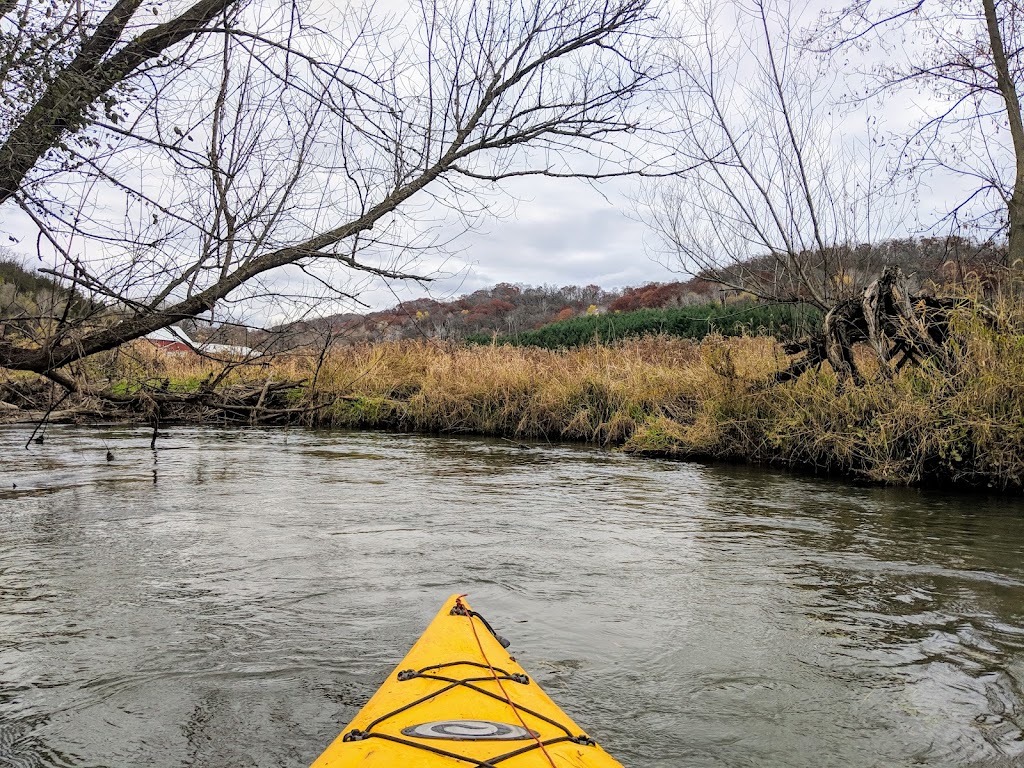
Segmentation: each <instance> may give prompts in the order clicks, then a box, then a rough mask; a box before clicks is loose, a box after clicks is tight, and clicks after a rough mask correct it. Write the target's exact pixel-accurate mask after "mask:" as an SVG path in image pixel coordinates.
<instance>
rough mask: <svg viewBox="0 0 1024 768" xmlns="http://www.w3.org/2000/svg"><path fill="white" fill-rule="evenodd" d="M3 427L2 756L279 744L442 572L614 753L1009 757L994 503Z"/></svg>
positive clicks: (544, 460) (291, 439)
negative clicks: (39, 435) (35, 433)
mask: <svg viewBox="0 0 1024 768" xmlns="http://www.w3.org/2000/svg"><path fill="white" fill-rule="evenodd" d="M30 433H31V430H30V429H28V428H22V427H8V428H4V429H0V766H16V767H17V768H22V767H23V766H24V767H26V768H27V767H29V766H31V767H35V766H110V767H111V768H120V767H122V766H126V767H128V766H152V767H153V768H172V767H178V766H210V767H212V768H220V767H227V766H231V767H235V766H237V767H238V768H244V767H247V766H295V767H298V768H301V767H302V766H306V765H308V764H309V763H310V762H311V761H312V760H313V759H314V758H315V757H316V756H317V755H318V754H319V752H320V751H321V749H322V748H323V747H324V746H326V744H327V743H328V742H329V741H330V740H331V739H332V738H333V737H334V736H335V735H336V734H337V733H338V732H339V731H340V730H341V729H342V728H343V727H344V726H345V724H346V723H347V722H348V720H349V718H351V717H352V716H353V715H354V714H355V712H356V710H357V709H358V708H359V706H360V705H361V704H362V703H364V702H365V701H366V700H367V698H368V697H369V696H370V694H371V693H372V692H373V691H374V690H375V689H376V687H377V685H378V684H379V683H380V682H381V681H382V680H383V678H384V677H385V676H386V675H387V674H388V672H390V671H391V669H392V667H393V666H394V665H395V664H396V663H397V662H398V661H399V659H400V658H401V657H402V656H403V655H404V654H405V652H406V651H407V650H408V648H409V646H410V645H411V644H412V642H413V641H414V640H415V639H416V638H417V637H418V635H419V633H420V632H421V631H422V629H423V628H424V626H425V625H426V623H427V621H428V620H429V619H430V618H431V617H432V616H433V614H434V613H435V612H436V611H437V609H438V607H439V606H440V604H441V602H442V600H443V599H444V598H445V597H447V596H448V595H450V594H452V593H454V592H466V593H469V595H470V600H471V601H472V604H473V607H474V608H476V609H477V610H479V611H481V612H482V613H483V614H484V615H486V616H487V618H488V619H489V620H490V622H491V624H493V625H494V626H495V629H496V630H497V631H498V632H500V633H501V634H502V635H504V636H506V637H508V638H509V639H510V640H512V643H513V645H512V649H511V650H512V651H513V652H514V653H515V654H516V657H517V658H518V660H519V661H520V662H521V663H522V664H523V666H524V667H526V669H527V670H528V671H529V672H531V673H532V675H533V676H534V677H535V678H536V679H537V681H538V682H539V683H540V684H541V686H542V687H544V689H545V690H546V691H547V692H548V693H549V694H550V695H551V696H552V697H553V698H554V699H555V700H556V701H557V702H558V703H559V704H560V705H561V706H562V707H563V708H564V709H565V710H566V711H567V712H569V714H571V715H572V716H573V717H574V719H576V720H577V721H578V722H579V723H580V724H581V725H583V726H584V727H585V728H587V729H588V732H589V733H590V735H592V736H593V737H594V738H596V739H597V740H598V741H599V742H600V743H601V744H602V746H604V747H605V748H606V749H607V750H608V751H609V752H611V753H612V754H613V755H614V756H615V757H617V758H618V759H619V760H620V761H621V762H622V763H623V765H625V766H627V768H641V767H642V766H644V767H656V768H670V767H672V768H675V767H677V766H678V767H679V768H684V767H686V766H736V767H738V766H755V767H756V766H786V767H789V766H793V767H795V768H801V767H803V766H807V767H808V768H810V767H811V766H814V767H815V768H819V767H821V766H843V768H867V767H868V766H878V767H883V766H884V767H886V768H888V767H890V766H997V765H1005V766H1013V765H1024V732H1022V728H1024V692H1022V682H1024V556H1022V555H1024V503H1022V502H1021V501H1018V500H1008V499H1000V498H997V497H992V498H985V497H971V496H946V495H942V494H938V493H932V492H928V491H927V490H926V491H897V490H886V489H875V488H858V487H854V486H850V485H846V484H842V483H838V482H833V481H828V480H819V479H814V478H806V477H797V476H789V475H785V474H778V473H774V472H768V471H761V470H752V469H745V468H735V467H723V466H703V465H698V464H681V463H670V462H661V461H650V460H641V459H634V458H630V457H627V456H623V455H620V454H615V453H608V452H603V451H598V450H592V449H587V448H583V447H574V446H564V445H556V446H536V447H534V448H532V449H530V450H523V449H521V448H519V447H517V446H516V445H515V444H512V443H509V442H504V441H489V440H478V439H461V438H435V437H417V436H402V435H391V434H382V433H358V432H356V433H348V432H333V433H327V432H309V431H301V430H291V431H270V430H251V431H237V430H232V431H227V430H224V431H220V430H212V429H193V428H180V429H172V430H169V433H168V435H167V436H165V437H163V438H162V439H160V440H159V442H158V446H159V448H158V450H157V451H156V452H154V451H152V450H150V447H149V441H150V436H149V434H148V433H147V432H144V431H141V430H132V429H127V428H109V429H102V428H88V429H86V428H72V427H52V428H50V429H49V430H47V432H46V436H45V441H44V442H43V443H42V444H35V443H33V444H32V445H31V449H30V450H26V449H25V443H26V441H27V440H28V438H29V436H30ZM108 449H109V450H110V452H111V453H112V455H113V460H111V461H107V456H106V454H107V450H108ZM396 768H398V767H396Z"/></svg>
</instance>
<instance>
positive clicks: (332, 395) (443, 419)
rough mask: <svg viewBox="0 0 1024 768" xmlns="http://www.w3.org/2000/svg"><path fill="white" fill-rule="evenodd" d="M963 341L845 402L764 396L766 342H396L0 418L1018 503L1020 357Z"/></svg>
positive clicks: (21, 385)
mask: <svg viewBox="0 0 1024 768" xmlns="http://www.w3.org/2000/svg"><path fill="white" fill-rule="evenodd" d="M965 338H966V339H967V341H966V342H965V343H964V344H963V345H962V348H961V358H962V362H961V364H960V366H959V368H958V371H957V373H956V374H955V375H949V374H945V373H942V372H940V371H938V370H937V369H934V368H931V367H929V366H923V367H919V368H912V367H909V366H908V367H907V368H904V369H903V370H902V371H901V372H899V373H898V374H897V375H896V376H895V377H894V379H893V380H892V381H891V382H885V381H874V382H872V383H869V384H867V385H865V386H861V387H847V388H845V389H842V390H840V389H839V388H837V385H836V379H835V376H834V375H833V374H832V373H831V371H829V370H827V368H826V369H825V370H822V371H819V372H809V373H807V374H805V375H803V376H802V377H800V378H799V379H798V380H796V381H792V382H787V383H783V384H772V383H769V382H770V380H771V377H772V376H773V375H774V374H775V373H776V372H777V371H779V370H781V369H782V368H784V367H785V365H786V362H787V361H786V358H785V356H784V355H783V354H782V352H781V351H780V349H779V347H778V346H777V345H776V344H775V342H774V341H773V340H771V339H768V338H762V337H749V338H723V337H718V336H712V337H708V338H706V339H704V340H703V341H702V342H700V343H696V342H692V341H688V340H680V339H665V338H647V339H638V340H633V341H628V342H623V343H619V344H615V345H611V346H591V347H584V348H579V349H574V350H566V351H550V350H541V349H532V348H510V347H493V346H492V347H488V346H484V347H469V348H467V347H464V346H459V345H446V344H438V343H434V342H429V341H418V342H395V343H383V344H374V345H365V346H354V347H349V348H343V349H339V350H337V351H335V352H332V353H331V354H330V355H328V356H327V357H326V358H324V359H323V360H321V359H319V358H317V357H313V356H310V357H303V356H288V357H279V358H277V359H275V360H274V361H273V362H271V363H269V364H266V365H249V366H238V367H235V368H233V369H232V370H231V371H230V372H228V373H226V374H224V375H223V376H222V377H221V378H220V379H219V380H217V377H218V375H220V374H219V372H221V369H222V366H221V365H220V364H217V363H213V362H210V361H204V360H200V359H199V358H195V357H192V358H190V359H185V358H169V357H157V356H155V355H154V354H153V353H151V352H149V353H146V354H143V353H141V352H140V353H136V354H131V353H129V352H128V351H122V352H120V353H118V354H117V355H111V356H110V357H109V358H107V359H100V360H97V361H95V363H94V364H93V367H92V368H90V369H89V371H88V372H87V373H85V374H83V376H82V377H81V378H82V380H83V381H88V382H89V383H90V384H91V386H93V388H94V389H95V388H97V387H99V386H100V385H101V384H102V386H103V387H104V388H105V389H106V391H107V392H108V393H111V394H112V395H113V396H114V398H115V399H114V400H110V399H108V400H100V399H97V398H95V397H77V398H74V399H69V400H65V401H62V402H57V398H59V394H57V393H59V390H58V389H56V388H54V391H53V392H49V389H50V388H49V385H47V386H45V387H41V386H40V385H39V383H38V382H33V381H32V380H31V379H30V378H28V377H10V376H8V377H7V379H6V380H4V381H0V387H2V389H0V391H2V392H3V393H4V394H3V399H4V400H6V401H7V402H8V403H10V404H13V405H15V406H20V407H21V410H20V412H15V411H14V410H13V409H12V408H7V409H6V410H5V412H4V413H3V414H0V418H2V417H6V419H7V420H8V421H10V420H12V418H19V417H20V418H21V419H22V420H25V419H26V418H28V419H39V418H41V417H42V415H43V414H44V413H45V409H47V408H50V407H54V410H55V411H58V412H60V415H61V416H62V417H63V418H64V420H77V421H90V420H97V419H112V418H113V419H124V420H141V421H148V422H152V423H157V422H164V423H166V422H167V421H186V422H217V423H225V422H227V423H241V424H246V423H250V424H256V423H262V424H268V423H270V424H273V423H295V424H303V425H307V426H313V427H345V428H374V429H391V430H400V431H416V432H430V433H447V434H459V433H462V434H480V435H493V436H501V437H506V438H509V439H512V440H516V439H522V440H551V441H581V442H587V443H593V444H599V445H602V446H607V447H614V448H621V449H622V450H625V451H628V452H632V453H636V454H641V455H651V456H669V457H676V458H700V459H713V460H726V461H737V462H748V463H755V464H766V465H773V466H784V467H791V468H795V469H800V470H806V471H811V472H815V473H819V474H832V475H837V476H845V477H850V478H854V479H858V480H863V481H868V482H874V483H883V484H892V485H911V486H912V485H920V484H923V483H929V484H943V485H950V486H967V487H981V488H992V489H997V490H1006V491H1012V492H1019V491H1020V490H1021V489H1022V487H1024V346H1022V344H1021V342H1020V340H1019V337H1017V336H1011V335H1003V334H997V333H994V332H987V333H980V332H979V333H975V334H970V335H968V336H966V337H965ZM864 357H865V361H864V367H865V368H866V369H867V370H870V361H869V360H867V357H868V356H867V354H866V353H865V355H864ZM19 393H20V394H19ZM32 393H34V394H32ZM19 397H22V399H23V400H24V402H19V401H18V398H19ZM33 397H34V398H35V406H36V407H35V410H34V411H32V412H29V410H28V405H29V400H31V399H32V398H33ZM117 398H120V402H118V401H117ZM50 418H51V420H52V419H53V418H54V417H53V415H52V414H51V416H50Z"/></svg>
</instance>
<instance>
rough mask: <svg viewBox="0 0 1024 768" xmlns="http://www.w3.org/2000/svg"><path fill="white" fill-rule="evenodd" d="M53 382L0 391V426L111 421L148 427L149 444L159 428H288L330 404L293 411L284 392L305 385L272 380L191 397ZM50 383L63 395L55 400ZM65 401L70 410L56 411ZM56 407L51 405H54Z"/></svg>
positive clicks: (208, 388)
mask: <svg viewBox="0 0 1024 768" xmlns="http://www.w3.org/2000/svg"><path fill="white" fill-rule="evenodd" d="M51 380H52V383H44V382H43V381H40V380H36V381H34V382H29V381H22V382H18V383H17V384H11V383H8V384H6V385H5V386H3V387H2V389H0V402H3V400H6V401H7V402H3V406H4V407H3V408H2V410H0V423H8V424H10V423H26V422H28V423H31V422H38V423H44V422H49V423H55V422H79V421H95V420H97V419H110V420H117V421H129V422H138V421H142V422H144V423H149V424H150V425H151V426H152V427H153V442H154V443H155V440H156V436H157V435H158V430H159V427H160V425H161V424H163V423H168V422H180V421H188V422H193V423H203V422H217V423H224V422H231V423H248V424H277V423H293V422H295V421H297V420H298V419H299V418H301V416H302V415H303V414H304V413H305V412H307V411H310V410H316V409H319V408H322V407H325V405H329V404H330V403H326V404H324V403H319V404H317V405H315V406H306V407H296V406H294V405H292V404H291V402H290V398H289V397H288V393H289V392H290V391H291V390H295V389H302V388H305V387H306V382H305V381H279V382H275V381H271V380H267V381H266V382H265V383H263V384H261V385H259V386H255V387H249V386H217V387H215V386H214V384H213V382H207V383H205V384H204V385H201V386H200V387H199V388H198V389H197V390H195V391H192V392H173V391H169V389H168V388H167V387H166V386H162V384H161V383H160V382H157V383H156V384H155V385H143V386H142V387H141V388H140V389H139V390H138V391H137V392H133V393H131V394H116V393H114V392H111V391H109V390H105V389H101V388H97V387H91V386H87V385H83V384H82V383H81V382H78V381H75V380H72V379H70V378H68V379H65V378H64V377H63V376H59V377H57V378H54V377H51ZM54 384H57V385H58V389H57V391H58V392H60V391H63V392H64V395H63V396H62V397H60V399H59V400H55V397H54V393H53V389H52V388H53V386H54ZM69 396H70V402H71V403H72V404H71V405H69V406H66V407H64V408H61V409H59V410H58V408H59V407H60V403H62V402H63V401H64V400H65V399H67V398H68V397H69ZM55 403H56V406H55V405H54V404H55Z"/></svg>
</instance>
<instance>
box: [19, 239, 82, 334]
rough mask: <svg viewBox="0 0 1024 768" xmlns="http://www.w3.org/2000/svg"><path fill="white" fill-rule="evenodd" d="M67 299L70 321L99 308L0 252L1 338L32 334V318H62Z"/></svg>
mask: <svg viewBox="0 0 1024 768" xmlns="http://www.w3.org/2000/svg"><path fill="white" fill-rule="evenodd" d="M69 300H70V302H71V306H70V308H69V310H68V313H67V316H68V318H69V319H76V318H79V317H82V316H84V315H85V314H88V313H90V312H93V311H95V310H96V309H97V308H98V305H95V304H94V303H92V302H90V301H89V300H88V299H86V298H85V297H84V296H82V294H80V293H79V292H77V291H75V290H72V289H69V288H62V287H58V286H57V285H55V284H54V280H53V278H52V277H48V276H46V275H43V274H41V273H40V272H37V271H33V270H30V269H27V268H26V267H25V266H24V265H23V264H22V263H21V262H20V261H19V260H18V259H17V258H16V257H15V256H13V255H10V254H9V253H5V252H3V250H2V249H0V336H2V335H5V334H8V333H18V332H25V333H29V334H31V333H32V332H33V328H32V327H31V326H32V324H33V323H34V322H36V321H35V318H38V317H40V316H49V317H54V316H56V317H60V316H62V315H63V314H64V312H63V310H64V307H65V305H66V303H67V302H68V301H69Z"/></svg>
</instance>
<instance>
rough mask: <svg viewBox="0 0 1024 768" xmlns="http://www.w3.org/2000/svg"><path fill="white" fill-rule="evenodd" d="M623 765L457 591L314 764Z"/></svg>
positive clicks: (318, 767) (418, 767)
mask: <svg viewBox="0 0 1024 768" xmlns="http://www.w3.org/2000/svg"><path fill="white" fill-rule="evenodd" d="M460 764H461V765H470V766H478V768H489V767H490V766H498V765H501V766H503V768H543V767H544V766H547V767H548V768H550V767H551V766H557V768H562V767H563V766H572V767H573V768H621V765H620V763H618V762H617V761H616V760H615V759H613V758H612V757H611V756H610V755H608V753H607V752H605V751H604V750H603V749H601V748H600V747H599V746H597V745H596V744H595V743H594V742H593V740H591V739H590V738H589V737H588V736H587V735H586V733H585V732H584V731H583V730H581V729H580V727H579V726H578V725H576V723H574V722H573V721H572V719H570V718H569V717H568V715H566V714H565V713H564V712H562V710H561V709H559V707H558V705H556V704H555V703H554V702H553V701H552V700H551V699H550V698H548V696H547V694H545V693H544V691H542V690H541V689H540V686H538V685H537V684H536V683H535V682H534V681H533V680H532V679H530V677H529V676H528V675H527V674H526V671H525V670H524V669H523V668H522V667H521V666H519V664H518V663H516V661H515V659H514V658H513V657H512V656H510V655H509V654H508V652H507V651H506V650H505V649H504V648H503V647H502V645H501V643H500V642H499V641H498V639H497V638H496V636H495V635H494V634H493V632H492V630H491V628H490V626H489V625H488V624H487V622H486V621H485V620H484V619H483V617H481V616H480V615H479V614H477V613H476V612H475V611H472V610H471V609H470V608H469V606H468V605H467V604H466V603H465V601H464V600H463V599H462V598H461V597H460V596H457V595H453V596H452V597H450V598H449V599H448V600H447V601H446V602H445V604H444V606H443V607H442V608H441V610H440V611H439V612H438V614H437V616H435V617H434V619H433V621H431V623H430V625H429V626H428V627H427V629H426V631H425V632H424V633H423V635H422V636H421V637H420V639H419V640H418V641H417V642H416V644H415V645H413V647H412V649H411V650H410V651H409V653H408V654H407V655H406V657H405V658H404V659H403V660H402V661H401V662H400V663H399V665H398V666H397V667H396V668H395V670H394V672H392V673H391V674H390V675H389V676H388V678H387V680H386V681H385V682H384V684H383V685H381V687H380V688H379V689H378V690H377V692H376V693H375V694H374V695H373V697H372V698H371V699H370V700H369V701H368V702H367V703H366V706H364V707H363V708H362V710H360V712H359V714H357V715H356V716H355V718H354V719H353V720H352V722H351V723H350V724H349V725H348V727H347V728H346V729H345V730H344V731H343V732H342V733H341V734H340V735H339V736H338V737H337V738H336V739H335V740H334V742H332V743H331V745H330V746H328V747H327V749H326V750H325V751H324V753H323V754H322V755H320V757H319V758H317V760H316V761H315V762H314V763H313V766H312V768H347V767H348V766H360V767H361V768H385V767H386V768H433V767H434V766H446V765H451V766H456V765H460Z"/></svg>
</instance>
